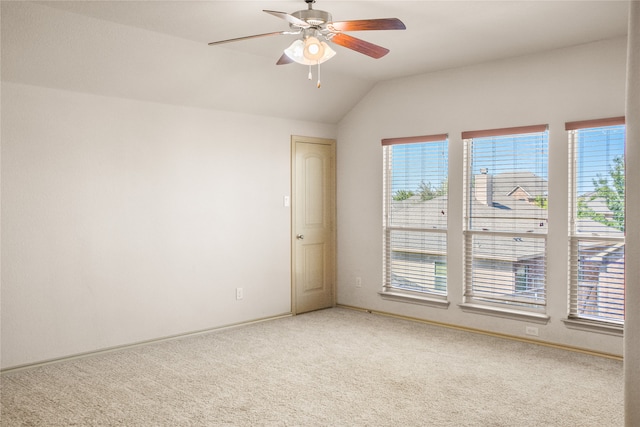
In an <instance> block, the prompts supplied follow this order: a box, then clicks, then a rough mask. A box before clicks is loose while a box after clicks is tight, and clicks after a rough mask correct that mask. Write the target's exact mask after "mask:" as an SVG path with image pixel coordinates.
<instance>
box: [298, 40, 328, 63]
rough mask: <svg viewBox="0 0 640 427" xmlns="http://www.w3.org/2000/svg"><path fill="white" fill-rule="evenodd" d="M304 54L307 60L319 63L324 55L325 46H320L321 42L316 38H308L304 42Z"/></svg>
mask: <svg viewBox="0 0 640 427" xmlns="http://www.w3.org/2000/svg"><path fill="white" fill-rule="evenodd" d="M303 54H304V57H305V58H307V59H309V60H311V61H317V60H318V59H320V58H322V55H324V46H322V45H321V44H320V40H318V39H317V38H316V37H313V36H311V37H307V38H306V39H305V41H304V50H303Z"/></svg>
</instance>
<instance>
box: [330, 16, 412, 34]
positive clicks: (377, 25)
mask: <svg viewBox="0 0 640 427" xmlns="http://www.w3.org/2000/svg"><path fill="white" fill-rule="evenodd" d="M327 27H328V28H329V29H330V30H331V31H333V30H336V31H368V30H406V29H407V27H406V26H405V25H404V23H403V22H402V21H401V20H399V19H398V18H382V19H361V20H358V21H338V22H333V23H331V24H329V25H327Z"/></svg>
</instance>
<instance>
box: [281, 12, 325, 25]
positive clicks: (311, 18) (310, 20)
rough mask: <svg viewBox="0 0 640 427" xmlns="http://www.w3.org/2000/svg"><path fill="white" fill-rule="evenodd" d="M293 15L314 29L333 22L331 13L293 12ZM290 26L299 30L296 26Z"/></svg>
mask: <svg viewBox="0 0 640 427" xmlns="http://www.w3.org/2000/svg"><path fill="white" fill-rule="evenodd" d="M291 15H292V16H295V17H296V18H298V19H302V20H303V21H305V22H306V23H307V24H309V25H311V26H312V27H320V26H321V25H324V24H326V23H327V22H331V14H330V13H329V12H325V11H324V10H315V9H307V10H299V11H297V12H293V13H292V14H291ZM290 26H291V27H292V28H298V27H296V26H295V25H294V24H290Z"/></svg>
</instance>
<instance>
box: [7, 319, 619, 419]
mask: <svg viewBox="0 0 640 427" xmlns="http://www.w3.org/2000/svg"><path fill="white" fill-rule="evenodd" d="M0 393H1V395H0V403H1V407H0V417H1V418H0V423H1V425H2V426H7V427H8V426H483V427H484V426H527V427H531V426H571V427H576V426H600V427H603V426H604V427H606V426H622V425H623V424H624V420H623V367H622V362H620V361H618V360H613V359H607V358H602V357H598V356H593V355H588V354H582V353H577V352H570V351H565V350H561V349H557V348H550V347H545V346H541V345H536V344H531V343H524V342H519V341H514V340H508V339H503V338H498V337H492V336H486V335H481V334H474V333H470V332H464V331H459V330H455V329H449V328H444V327H439V326H433V325H428V324H424V323H420V322H413V321H409V320H403V319H397V318H392V317H387V316H382V315H376V314H370V313H365V312H360V311H355V310H349V309H346V308H334V309H328V310H322V311H317V312H313V313H308V314H303V315H299V316H295V317H287V318H280V319H276V320H269V321H265V322H261V323H255V324H249V325H244V326H240V327H236V328H232V329H224V330H219V331H214V332H210V333H206V334H201V335H195V336H190V337H186V338H181V339H175V340H170V341H164V342H158V343H153V344H148V345H145V346H140V347H132V348H125V349H122V350H117V351H113V352H109V353H103V354H97V355H93V356H89V357H84V358H79V359H71V360H67V361H63V362H60V363H54V364H49V365H44V366H40V367H36V368H32V369H26V370H21V371H15V372H8V373H5V374H4V375H2V376H1V377H0Z"/></svg>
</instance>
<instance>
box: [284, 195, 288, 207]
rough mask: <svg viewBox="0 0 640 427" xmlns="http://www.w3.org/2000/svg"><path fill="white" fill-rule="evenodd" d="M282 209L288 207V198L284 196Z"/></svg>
mask: <svg viewBox="0 0 640 427" xmlns="http://www.w3.org/2000/svg"><path fill="white" fill-rule="evenodd" d="M284 207H285V208H288V207H289V196H284Z"/></svg>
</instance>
